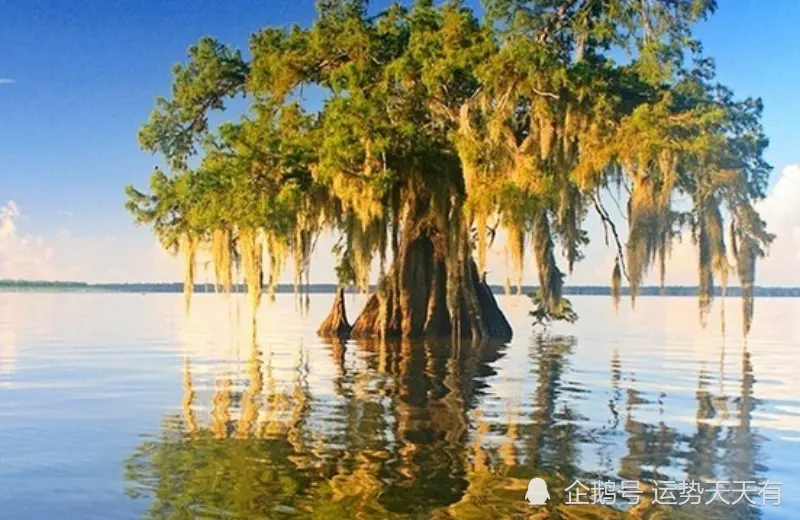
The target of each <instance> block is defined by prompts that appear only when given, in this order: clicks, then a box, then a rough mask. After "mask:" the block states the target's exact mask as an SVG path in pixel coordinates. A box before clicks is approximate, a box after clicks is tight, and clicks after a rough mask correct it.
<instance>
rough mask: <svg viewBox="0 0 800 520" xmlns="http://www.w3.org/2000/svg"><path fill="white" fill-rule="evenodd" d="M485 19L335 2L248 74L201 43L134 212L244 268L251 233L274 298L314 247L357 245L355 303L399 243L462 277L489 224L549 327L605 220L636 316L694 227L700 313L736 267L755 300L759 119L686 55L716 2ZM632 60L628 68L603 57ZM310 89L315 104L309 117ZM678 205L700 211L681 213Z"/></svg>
mask: <svg viewBox="0 0 800 520" xmlns="http://www.w3.org/2000/svg"><path fill="white" fill-rule="evenodd" d="M484 3H485V7H486V13H487V14H486V16H485V17H484V18H479V17H478V16H477V15H476V13H475V12H473V11H472V10H471V9H469V8H467V7H465V6H464V5H463V3H462V2H460V1H457V0H452V1H448V2H444V3H442V4H441V5H438V6H434V5H433V2H429V1H419V2H415V3H414V5H413V6H412V7H408V8H406V7H403V6H401V5H394V6H392V7H390V8H388V9H387V10H385V11H383V12H381V13H378V14H376V15H372V13H368V9H367V4H366V2H364V1H355V0H352V1H347V0H326V1H323V2H320V3H319V4H318V17H317V19H316V20H315V22H314V23H313V25H312V26H311V27H309V28H301V27H296V26H293V27H288V28H268V29H263V30H260V31H258V32H256V33H255V34H253V35H252V36H251V38H250V49H249V51H250V52H249V58H247V59H246V58H244V57H243V55H242V53H240V52H239V51H235V50H233V49H231V48H229V47H226V46H224V45H222V44H220V43H219V42H216V41H215V40H212V39H207V38H206V39H203V40H201V41H200V42H199V43H198V44H197V45H195V46H193V47H191V49H190V51H189V60H188V62H187V63H186V64H185V65H179V66H176V68H175V71H174V84H173V89H172V97H171V99H169V100H165V99H160V98H159V99H158V100H157V102H156V108H155V110H154V111H153V113H152V115H151V118H150V121H149V122H148V123H147V124H146V125H145V126H144V127H143V128H142V129H141V131H140V141H141V144H142V146H143V147H144V148H145V149H146V150H149V151H151V152H157V153H160V154H162V155H163V156H164V159H165V161H166V163H167V164H168V165H169V168H170V171H169V172H168V173H167V172H162V171H160V170H159V171H156V172H154V174H153V177H152V179H151V187H150V193H149V194H145V193H142V192H139V191H137V190H135V189H134V188H132V187H129V188H128V192H127V194H128V204H127V207H128V209H129V210H130V211H131V212H132V213H133V214H134V216H135V218H136V220H137V222H139V223H142V224H149V225H151V226H153V228H154V230H155V232H156V233H157V234H158V236H159V237H160V238H161V240H162V242H163V243H164V244H165V245H166V246H168V247H171V248H173V249H174V248H175V247H177V246H178V244H179V243H180V240H181V237H185V236H191V237H194V238H195V239H196V240H199V241H200V243H201V245H202V244H208V243H210V240H211V236H212V235H213V232H214V231H215V230H219V229H225V230H228V231H230V232H232V233H233V235H232V236H233V237H234V239H233V244H234V245H233V247H234V248H237V245H236V244H237V240H236V238H235V237H236V235H237V233H238V230H240V229H247V230H251V229H253V230H258V231H259V233H258V235H257V236H258V237H259V238H258V239H257V244H256V247H257V248H262V247H263V248H267V249H269V252H268V255H267V256H268V257H269V258H271V259H272V261H271V264H272V266H273V271H274V272H273V276H272V278H273V279H275V278H277V275H278V274H279V272H278V271H279V268H280V266H282V265H283V264H284V263H285V262H284V261H285V257H287V256H289V255H292V256H294V257H295V260H296V261H295V266H303V265H307V264H308V262H307V256H308V255H309V254H311V250H310V249H312V248H309V244H311V243H313V237H314V236H316V235H317V234H318V233H320V232H321V231H323V230H326V229H332V230H335V231H336V232H338V233H339V234H340V235H342V237H343V240H342V242H341V246H340V247H339V249H338V250H337V256H338V257H339V258H340V270H339V275H340V278H341V281H342V282H343V283H355V284H359V285H364V280H366V279H368V278H369V269H370V266H371V264H372V259H373V258H375V257H376V256H380V258H381V259H382V260H383V259H385V257H386V249H387V247H388V245H389V244H394V245H396V243H397V237H398V234H399V233H401V232H402V231H403V230H407V229H412V228H414V227H416V226H418V225H421V223H423V222H424V223H426V224H425V225H428V226H437V227H438V229H439V232H446V233H449V234H450V235H451V240H448V242H447V243H449V244H451V246H452V247H450V246H448V250H447V251H446V252H445V254H446V255H447V256H448V258H452V259H454V260H453V261H452V262H448V269H451V268H453V269H464V267H463V265H466V264H465V262H459V261H457V258H458V257H459V255H461V254H462V252H463V248H462V245H464V244H466V245H467V246H468V249H469V251H472V250H475V249H477V256H478V258H479V260H482V259H483V258H485V248H486V247H488V245H487V244H488V242H489V241H487V240H486V236H485V235H486V233H488V232H489V227H488V226H489V225H488V224H487V223H489V222H492V221H495V220H497V221H499V222H500V225H501V226H502V227H504V228H505V229H506V231H507V232H508V234H509V235H511V236H512V237H513V240H512V242H513V243H512V244H511V246H512V247H511V254H512V255H513V256H514V268H515V270H517V271H519V270H520V269H521V268H522V265H523V263H524V262H523V257H524V256H525V254H526V253H528V251H526V249H527V248H525V246H524V245H525V244H530V245H531V249H532V251H531V252H532V254H533V256H534V258H535V259H536V262H537V270H538V273H539V282H540V286H541V287H542V291H543V293H542V301H543V302H544V305H545V306H546V307H547V309H548V312H557V311H558V309H559V306H560V305H561V303H560V302H561V301H562V298H561V286H562V284H563V276H564V275H563V272H564V271H562V270H561V269H560V268H559V266H558V265H557V264H558V261H559V259H558V255H557V254H556V249H555V246H556V245H560V246H561V249H562V250H563V253H564V256H565V257H566V269H565V271H566V272H567V273H569V272H571V271H572V269H573V266H574V264H575V263H576V262H578V261H580V260H581V259H582V258H583V253H582V248H583V247H584V246H585V245H586V244H587V243H588V241H589V237H588V236H587V234H586V232H585V231H584V230H583V227H582V226H583V222H584V220H585V219H586V217H587V215H588V213H589V211H590V209H591V208H594V209H595V210H596V211H597V213H598V214H599V215H600V217H601V219H602V220H603V223H604V224H605V225H606V227H607V235H609V234H612V233H608V231H611V232H613V236H614V241H615V242H616V246H617V247H616V249H617V255H616V256H617V258H616V259H615V262H616V264H615V265H618V266H619V267H618V268H615V271H614V273H615V274H614V286H615V287H619V285H620V284H621V281H622V280H621V278H622V275H624V276H625V277H626V278H627V279H628V281H629V283H630V286H631V294H632V296H633V297H634V298H635V296H636V294H637V292H638V287H639V285H640V284H641V282H642V280H643V279H644V277H645V276H646V274H647V273H648V272H649V270H650V268H651V267H652V266H653V264H655V263H658V265H659V268H660V271H661V276H662V280H663V276H664V272H665V269H666V263H667V262H666V259H667V257H668V251H669V248H670V247H671V244H672V242H673V241H674V240H675V238H676V237H677V236H679V234H680V233H681V232H682V231H684V230H686V229H690V230H693V231H694V236H695V239H696V242H697V244H698V249H699V274H700V279H701V283H700V285H701V288H702V293H703V294H702V295H701V311H702V310H703V309H705V308H707V306H708V303H709V302H710V295H711V294H712V291H711V288H712V287H713V284H714V281H715V277H716V278H717V279H719V280H721V281H722V282H723V284H725V283H726V279H727V278H726V277H727V272H728V267H733V266H732V265H731V266H729V265H728V264H729V259H728V254H727V252H728V251H734V250H735V251H736V252H735V253H734V257H735V259H734V261H735V263H736V269H735V271H736V272H737V273H738V274H739V278H740V281H741V283H742V285H743V286H745V287H746V286H748V285H749V286H752V284H753V277H754V273H755V261H756V259H757V258H759V257H760V256H763V255H764V252H765V251H766V248H767V246H768V245H769V243H770V242H771V240H772V239H773V237H772V236H771V235H770V234H769V233H767V231H766V229H765V226H764V223H763V222H762V221H761V219H760V218H759V216H758V214H757V213H756V211H755V210H754V206H753V204H754V202H755V201H757V200H759V199H761V198H763V197H764V195H765V190H766V185H767V181H768V177H769V172H770V169H771V167H770V166H769V165H768V164H767V163H766V162H765V161H764V159H763V153H764V150H765V148H766V146H767V144H768V142H767V139H766V138H765V136H764V134H763V131H762V128H761V123H760V119H761V112H762V105H761V102H760V100H757V99H746V100H741V101H740V100H737V99H736V98H734V96H733V94H732V93H731V91H730V90H728V89H727V88H725V87H724V86H721V85H719V84H717V83H716V82H715V79H714V76H715V75H714V68H713V63H712V62H711V61H710V60H709V59H708V58H705V57H703V56H702V54H701V46H700V44H699V42H697V41H696V40H694V38H693V36H692V33H691V27H692V25H693V24H694V23H695V22H697V21H698V20H701V19H703V18H705V17H706V16H708V15H710V14H711V13H713V12H714V10H715V8H716V2H715V1H713V0H655V1H649V2H639V1H634V0H610V1H604V2H595V1H592V0H486V1H485V2H484ZM619 49H622V50H624V51H626V52H627V54H628V57H627V59H626V61H625V62H624V63H622V64H620V63H616V62H615V61H614V60H613V59H612V57H611V56H612V52H614V51H616V50H619ZM309 90H314V91H315V93H321V94H322V97H323V102H322V103H321V105H320V106H319V107H318V108H317V109H315V110H313V111H312V110H310V104H309V103H307V102H306V100H305V95H306V92H308V91H309ZM237 95H243V96H244V97H245V98H246V101H247V108H246V110H245V112H244V114H243V115H242V117H241V118H240V119H239V120H238V121H229V122H225V123H223V124H221V125H219V126H218V127H217V128H211V127H210V124H209V122H208V121H209V114H210V113H211V112H212V111H220V110H223V109H224V108H225V102H226V100H228V99H229V98H231V97H233V96H237ZM190 165H191V166H190ZM615 186H616V187H617V188H618V189H619V191H620V193H622V190H623V189H625V190H626V191H627V192H628V193H629V194H630V199H629V201H628V212H629V215H628V218H629V223H630V226H629V236H628V238H627V241H626V243H625V244H623V243H622V239H620V237H619V236H618V235H617V232H616V226H614V222H613V220H612V219H611V218H610V216H609V214H608V212H606V211H605V209H604V208H603V203H602V201H603V197H604V196H605V195H604V194H605V193H606V192H608V191H609V190H610V188H612V187H615ZM675 197H682V198H686V199H688V200H691V201H692V203H693V208H692V210H691V211H690V212H678V211H675V210H674V209H673V204H672V202H673V199H674V198H675ZM448 223H449V224H448ZM726 224H728V225H732V226H733V231H732V234H731V235H730V238H728V239H727V240H728V242H730V241H731V240H732V239H733V238H735V239H736V240H737V242H738V244H739V248H738V249H736V248H735V247H732V246H733V244H726V238H725V234H724V233H722V232H721V231H720V230H721V229H723V228H724V227H725V225H726ZM473 228H475V229H477V233H472V232H471V231H472V229H473ZM492 232H494V228H492ZM456 235H457V236H456ZM248 236H249V235H248ZM607 241H608V236H607ZM393 252H395V251H393ZM382 265H383V262H382ZM296 268H297V267H296ZM618 271H619V272H618ZM384 274H386V273H384ZM516 274H517V277H519V272H518V273H516ZM463 275H464V273H454V274H453V275H452V276H451V275H450V274H448V284H449V285H452V287H450V286H449V288H448V294H453V295H455V296H453V297H458V296H457V294H456V293H457V290H456V289H457V287H456V286H455V285H453V284H457V283H458V280H460V279H463V278H464V276H463ZM296 279H297V273H296ZM751 293H752V291H745V294H746V296H745V304H744V305H745V309H744V313H745V316H746V320H745V321H746V323H747V326H746V330H747V329H748V328H749V322H750V318H749V317H750V316H752V298H751V297H750V296H748V295H749V294H751ZM615 294H619V291H618V290H615ZM451 303H452V304H453V305H451V310H452V309H457V308H458V306H457V305H455V302H451Z"/></svg>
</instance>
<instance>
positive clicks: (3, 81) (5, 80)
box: [0, 78, 15, 85]
mask: <svg viewBox="0 0 800 520" xmlns="http://www.w3.org/2000/svg"><path fill="white" fill-rule="evenodd" d="M12 83H15V81H14V80H13V79H11V78H0V85H11V84H12Z"/></svg>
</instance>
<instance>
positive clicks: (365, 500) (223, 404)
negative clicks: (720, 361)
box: [126, 337, 759, 520]
mask: <svg viewBox="0 0 800 520" xmlns="http://www.w3.org/2000/svg"><path fill="white" fill-rule="evenodd" d="M354 347H358V348H362V349H363V351H362V352H361V354H364V357H363V358H361V357H359V356H353V358H354V359H355V358H358V360H357V361H359V360H360V361H363V366H361V367H359V366H357V365H353V366H352V368H351V365H350V362H349V360H350V357H348V364H347V365H345V364H344V363H340V360H343V359H344V358H345V351H346V350H347V349H349V348H354ZM575 348H576V344H575V342H574V341H573V340H571V339H569V338H544V337H539V338H537V339H536V340H535V343H534V344H533V346H532V348H531V350H530V363H531V367H532V368H531V374H530V380H531V381H535V388H533V389H532V391H531V392H530V393H529V394H528V395H527V397H526V399H527V402H524V403H523V402H520V403H515V404H514V405H513V406H512V407H510V408H507V412H506V413H505V414H503V415H501V417H502V420H500V421H498V415H497V414H494V415H492V413H491V412H492V409H491V407H485V409H486V410H487V412H486V413H482V410H484V407H483V406H481V405H482V399H483V394H482V392H483V390H484V388H485V386H484V385H485V379H486V378H487V376H489V375H493V374H494V372H493V370H494V369H493V367H492V366H491V363H490V361H488V360H491V361H494V360H496V359H497V358H498V356H501V355H502V352H503V351H502V349H497V348H495V347H493V346H487V345H480V346H475V347H472V346H470V347H469V348H464V346H463V345H462V347H461V349H460V350H457V349H455V348H453V347H451V346H450V345H449V344H447V343H432V342H425V343H413V342H407V341H405V342H402V343H390V342H385V343H381V344H368V345H358V346H356V345H353V344H350V343H347V344H345V343H341V344H340V345H338V346H337V348H336V351H333V350H332V351H331V357H332V363H334V364H336V365H338V366H339V368H340V371H339V372H338V375H337V376H336V378H335V381H332V383H331V385H332V387H333V389H334V390H335V397H334V398H333V401H330V400H328V401H319V400H317V399H316V398H315V397H314V395H313V393H312V392H311V391H310V390H309V387H308V381H307V379H308V371H307V364H306V362H307V355H306V354H305V353H304V351H303V350H302V349H301V350H300V353H299V356H298V357H299V360H298V362H297V366H296V367H295V370H294V371H293V374H294V375H293V376H292V377H290V378H288V379H287V380H285V381H277V380H276V375H275V373H274V370H273V367H272V366H271V364H270V363H269V362H267V365H266V366H264V361H262V357H261V355H260V353H259V351H258V349H257V348H255V347H254V349H253V351H252V352H251V355H250V359H249V361H248V363H247V364H246V366H245V368H244V370H243V371H242V374H238V375H237V374H226V375H225V377H224V379H220V380H219V384H217V385H216V386H215V393H214V396H213V397H212V399H211V403H213V404H214V406H213V407H212V411H211V414H210V417H208V424H206V425H200V421H199V419H198V417H197V414H196V413H195V406H196V402H195V401H196V399H197V394H196V390H195V385H194V383H193V380H192V377H191V374H190V367H191V365H190V363H189V362H188V361H187V362H186V364H185V369H186V372H185V374H184V391H185V395H184V400H183V410H182V412H183V415H182V416H177V415H176V416H170V417H168V418H166V419H165V422H164V424H163V429H162V433H161V434H160V435H159V436H158V437H157V438H154V439H151V440H149V441H147V442H145V443H143V444H142V445H141V446H140V447H139V449H138V450H137V451H136V452H135V454H134V455H133V456H132V457H131V458H130V459H129V460H128V461H127V463H126V477H127V479H128V480H129V481H130V482H131V490H130V492H131V494H132V495H133V496H146V497H147V498H149V499H150V500H151V505H150V509H149V511H148V517H149V518H187V519H189V518H198V517H205V518H208V517H212V518H218V517H230V518H241V519H250V518H276V519H282V518H309V519H346V518H356V519H364V520H369V519H408V520H411V519H417V518H431V519H434V520H445V519H463V520H471V519H483V518H491V519H505V518H508V519H512V518H528V519H534V518H537V519H544V518H553V519H595V518H596V519H617V518H619V519H623V518H624V519H632V520H633V519H646V520H661V519H663V520H666V519H677V520H696V519H701V518H702V519H714V520H723V519H728V518H735V519H742V520H744V519H753V518H757V517H758V512H757V510H756V508H750V507H745V506H744V505H742V504H740V506H742V507H738V506H737V507H731V506H722V505H719V504H712V505H709V506H705V505H702V506H694V507H689V506H687V507H680V508H669V507H667V506H663V505H655V504H653V503H652V496H653V490H652V488H649V487H647V486H646V485H643V489H644V491H645V492H644V493H643V494H642V496H641V502H640V504H639V505H636V506H633V507H631V508H630V509H628V510H627V511H619V510H615V509H612V508H611V507H608V506H599V505H584V506H576V505H566V504H565V502H566V499H567V497H566V496H565V493H564V489H565V488H566V487H568V486H569V485H570V484H571V483H572V482H573V481H574V480H575V479H580V480H581V481H582V482H583V483H586V484H590V483H591V482H593V481H594V480H596V479H599V480H616V479H617V477H618V475H614V474H613V470H612V471H610V472H609V473H611V474H610V475H607V476H604V475H596V474H587V473H586V472H585V471H584V470H582V469H581V466H580V454H581V448H582V446H581V444H582V443H586V442H589V443H597V442H598V439H602V438H603V437H602V436H603V435H608V436H609V437H606V439H611V440H614V439H615V437H614V436H613V435H614V434H613V430H614V429H615V428H616V425H617V424H619V425H622V426H624V428H625V431H626V433H627V439H626V441H627V442H626V443H625V444H624V445H623V446H625V447H626V448H627V453H626V454H625V455H624V456H622V457H621V459H620V460H619V463H620V466H621V467H619V468H618V470H619V471H620V473H623V474H625V477H626V478H630V479H636V478H642V479H644V478H647V475H644V472H643V471H642V466H649V467H651V468H653V469H651V470H650V471H652V472H658V471H659V468H669V467H670V466H672V467H674V466H675V464H676V461H682V460H684V459H686V458H689V459H690V460H696V459H698V460H699V459H702V460H699V462H698V464H697V465H695V466H692V465H687V466H686V471H687V475H688V476H689V478H694V477H697V480H702V479H703V478H704V477H706V476H716V477H718V478H719V479H723V480H733V479H734V478H736V479H743V480H758V475H757V474H756V473H757V472H756V470H757V469H758V468H759V464H758V463H757V461H756V459H755V457H756V456H757V454H758V450H757V441H758V437H757V436H756V435H755V434H754V433H753V432H752V431H751V426H750V417H751V415H752V412H753V409H754V407H755V405H756V403H757V401H756V400H755V398H754V397H753V395H752V386H753V381H754V380H753V377H752V366H751V365H750V363H749V361H750V359H749V356H746V357H745V359H744V360H743V367H742V371H743V383H742V388H741V389H740V394H741V395H740V397H739V398H738V399H736V400H734V402H736V403H737V404H738V406H737V410H738V414H739V419H740V424H739V425H738V426H737V427H735V428H732V429H729V430H730V431H728V432H727V435H722V433H723V432H724V430H725V428H723V427H714V428H713V429H710V428H709V427H707V426H706V425H705V424H704V423H703V422H702V421H704V420H705V419H707V418H708V417H709V416H711V415H713V410H712V409H711V408H710V403H711V402H712V401H711V397H712V396H711V395H710V392H709V390H708V385H707V384H705V382H704V380H705V379H704V378H705V376H704V375H703V376H701V377H700V382H699V383H698V389H697V393H696V398H697V401H698V404H697V407H698V412H697V419H698V421H697V433H696V434H695V435H693V436H682V435H678V434H677V432H676V431H675V430H673V429H671V428H668V427H667V425H666V424H663V423H660V424H656V425H652V424H647V423H643V422H640V421H637V420H636V411H637V409H638V408H637V407H638V406H640V405H641V403H645V402H648V400H647V395H645V394H643V393H640V392H638V391H637V390H636V389H635V388H634V387H633V385H634V384H635V383H636V381H635V379H634V378H632V377H629V376H628V375H627V373H625V371H624V363H623V360H621V359H619V355H618V354H617V355H615V357H614V358H613V360H612V370H611V378H612V380H611V388H612V389H613V390H614V394H613V395H614V396H616V397H613V398H612V405H613V406H611V405H610V410H611V412H610V413H611V416H613V417H610V421H609V424H613V425H614V428H611V429H605V430H603V431H602V432H598V431H595V430H591V429H590V428H589V427H588V426H586V421H585V420H584V418H583V417H582V416H581V415H580V413H579V410H578V408H577V404H576V403H578V402H579V400H581V399H584V398H585V396H584V393H585V390H583V389H582V388H581V387H580V384H579V383H576V382H575V381H570V380H569V376H568V375H567V374H569V373H570V366H569V365H570V356H571V355H572V353H573V351H574V350H575ZM623 375H624V376H625V377H623ZM286 384H291V389H290V390H288V391H287V390H284V391H279V390H278V389H279V388H281V387H284V385H286ZM625 386H627V388H624V387H625ZM625 395H627V400H625V404H626V406H625V408H624V410H623V409H622V407H621V404H622V401H623V399H624V396H625ZM475 408H477V409H475ZM315 410H316V411H317V413H318V412H319V411H320V410H322V411H324V413H325V417H324V419H323V420H322V421H320V420H319V417H318V416H316V415H315V414H314V411H315ZM616 439H617V440H618V441H621V439H620V438H616ZM678 447H688V448H689V449H690V450H692V453H689V454H685V453H680V452H679V448H678ZM662 472H663V470H662V471H661V472H659V474H660V473H662ZM628 473H630V475H628ZM691 473H694V475H692V474H691ZM534 475H535V476H538V477H541V478H544V479H545V481H546V482H547V484H548V488H549V490H550V497H551V498H550V500H549V501H548V505H547V506H542V507H533V506H530V505H529V504H527V503H526V502H525V500H524V499H523V497H524V496H525V491H526V489H527V485H528V481H529V479H530V478H531V477H532V476H534ZM625 502H626V501H625V500H620V499H619V498H618V500H617V504H619V505H620V506H622V504H623V503H625Z"/></svg>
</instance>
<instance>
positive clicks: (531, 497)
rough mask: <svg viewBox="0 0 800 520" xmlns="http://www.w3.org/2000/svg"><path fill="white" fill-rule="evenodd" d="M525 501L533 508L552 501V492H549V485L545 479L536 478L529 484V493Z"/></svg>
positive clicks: (526, 494)
mask: <svg viewBox="0 0 800 520" xmlns="http://www.w3.org/2000/svg"><path fill="white" fill-rule="evenodd" d="M525 500H527V501H528V503H529V504H530V505H532V506H543V505H545V503H546V502H547V501H548V500H550V492H549V491H547V483H546V482H545V481H544V479H541V478H538V477H536V478H534V479H531V481H530V482H529V483H528V491H527V493H525Z"/></svg>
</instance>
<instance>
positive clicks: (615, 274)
mask: <svg viewBox="0 0 800 520" xmlns="http://www.w3.org/2000/svg"><path fill="white" fill-rule="evenodd" d="M621 288H622V270H621V269H620V266H619V257H617V258H616V259H615V260H614V269H613V270H612V271H611V298H612V300H613V302H614V312H617V311H618V310H619V302H620V298H621V295H620V292H621Z"/></svg>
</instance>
